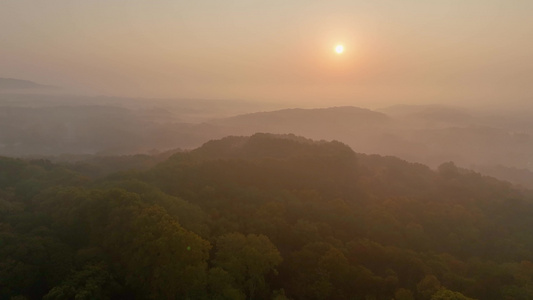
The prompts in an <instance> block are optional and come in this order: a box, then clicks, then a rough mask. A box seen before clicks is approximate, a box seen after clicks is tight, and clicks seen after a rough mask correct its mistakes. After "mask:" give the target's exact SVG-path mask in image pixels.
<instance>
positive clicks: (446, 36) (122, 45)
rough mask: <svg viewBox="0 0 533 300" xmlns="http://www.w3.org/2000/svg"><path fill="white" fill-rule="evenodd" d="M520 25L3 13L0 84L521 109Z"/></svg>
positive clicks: (72, 5)
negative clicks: (5, 80) (339, 48)
mask: <svg viewBox="0 0 533 300" xmlns="http://www.w3.org/2000/svg"><path fill="white" fill-rule="evenodd" d="M532 11H533V1H526V0H522V1H521V0H516V1H495V0H483V1H482V0H462V1H458V0H457V1H415V0H405V1H392V0H390V1H311V0H305V1H304V0H301V1H288V0H283V1H281V0H271V1H254V0H234V1H218V0H211V1H207V0H198V1H176V0H173V1H171V0H165V1H163V0H156V1H139V0H129V1H119V0H91V1H67V0H62V1H60V0H50V1H37V0H34V1H29V0H17V1H2V2H0V44H1V47H0V66H1V67H0V77H11V78H20V79H27V80H33V81H36V82H40V83H43V84H50V85H58V86H64V87H66V88H70V89H73V90H76V91H79V92H85V93H91V94H103V95H110V96H127V97H147V98H150V97H164V98H215V99H242V100H249V101H268V102H285V103H294V104H295V105H299V106H306V105H320V106H328V105H356V106H366V107H378V106H384V105H391V104H396V103H435V102H445V103H453V104H464V103H475V104H482V103H487V104H489V103H490V104H494V103H516V104H519V103H529V102H531V100H533V89H532V88H531V83H532V82H533V39H532V38H531V37H532V36H533V18H531V17H530V14H531V12H532ZM339 43H340V44H342V45H344V47H345V51H344V53H343V54H342V55H337V54H336V53H335V52H334V47H335V46H336V45H337V44H339Z"/></svg>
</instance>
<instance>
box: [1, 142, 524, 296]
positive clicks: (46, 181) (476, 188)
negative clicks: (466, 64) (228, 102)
mask: <svg viewBox="0 0 533 300" xmlns="http://www.w3.org/2000/svg"><path fill="white" fill-rule="evenodd" d="M107 161H108V160H107ZM108 162H109V161H108ZM128 163H131V161H129V162H128ZM133 165H135V164H133ZM122 169H123V168H121V167H120V166H119V164H117V170H122ZM80 172H81V173H80ZM83 172H84V169H83V168H79V167H78V166H75V165H72V166H69V165H61V166H60V165H56V164H52V163H50V162H48V161H44V160H37V161H24V160H16V159H10V158H0V298H1V299H10V298H12V297H13V298H15V299H41V298H44V299H74V298H76V299H278V300H279V299H384V300H385V299H387V300H389V299H397V300H401V299H417V300H418V299H421V300H424V299H434V300H436V299H470V298H474V299H489V300H490V299H533V232H532V231H531V230H530V229H531V228H533V218H532V217H531V216H532V215H533V197H532V194H531V192H530V191H528V190H522V189H517V188H515V187H513V186H511V185H510V184H508V183H505V182H501V181H497V180H495V179H492V178H489V177H483V176H481V175H479V174H477V173H473V172H471V171H467V170H464V169H459V168H457V167H455V165H454V164H453V163H445V164H443V165H441V166H440V167H439V169H438V170H437V171H433V170H431V169H429V168H428V167H426V166H424V165H420V164H411V163H408V162H406V161H403V160H400V159H397V158H394V157H381V156H377V155H361V154H356V153H354V152H353V151H352V150H351V149H350V148H349V147H347V146H346V145H344V144H342V143H339V142H324V141H312V140H308V139H305V138H301V137H296V136H293V135H281V136H279V135H269V134H255V135H253V136H251V137H227V138H224V139H221V140H216V141H210V142H208V143H206V144H204V145H203V146H202V147H200V148H198V149H196V150H193V151H190V152H180V153H176V154H174V155H173V156H171V157H170V158H169V159H167V160H166V161H163V162H161V163H159V164H158V165H156V166H154V167H152V168H149V169H147V170H138V171H134V170H132V171H121V172H117V173H114V174H112V175H109V176H107V177H97V178H95V177H93V175H94V174H95V173H94V172H89V173H83Z"/></svg>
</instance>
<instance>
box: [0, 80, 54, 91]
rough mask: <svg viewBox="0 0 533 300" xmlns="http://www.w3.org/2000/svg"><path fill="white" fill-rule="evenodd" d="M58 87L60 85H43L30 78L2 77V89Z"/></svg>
mask: <svg viewBox="0 0 533 300" xmlns="http://www.w3.org/2000/svg"><path fill="white" fill-rule="evenodd" d="M57 88H58V87H55V86H51V85H42V84H38V83H35V82H33V81H28V80H22V79H14V78H0V90H51V89H57Z"/></svg>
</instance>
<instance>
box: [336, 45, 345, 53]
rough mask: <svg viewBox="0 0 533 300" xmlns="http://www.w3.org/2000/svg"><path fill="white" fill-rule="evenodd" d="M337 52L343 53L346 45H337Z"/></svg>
mask: <svg viewBox="0 0 533 300" xmlns="http://www.w3.org/2000/svg"><path fill="white" fill-rule="evenodd" d="M335 52H337V54H341V53H342V52H344V46H343V45H337V47H335Z"/></svg>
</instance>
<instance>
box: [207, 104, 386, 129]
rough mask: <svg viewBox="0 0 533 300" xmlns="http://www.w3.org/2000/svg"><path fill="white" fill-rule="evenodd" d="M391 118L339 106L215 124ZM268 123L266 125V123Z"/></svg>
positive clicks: (255, 115) (240, 117)
mask: <svg viewBox="0 0 533 300" xmlns="http://www.w3.org/2000/svg"><path fill="white" fill-rule="evenodd" d="M389 120H390V118H389V116H387V115H386V114H384V113H381V112H376V111H372V110H369V109H365V108H359V107H355V106H339V107H328V108H312V109H303V108H291V109H282V110H276V111H269V112H256V113H251V114H244V115H238V116H234V117H230V118H226V119H220V120H215V121H213V123H216V124H224V125H244V124H246V125H263V126H264V125H265V124H269V123H274V124H276V125H277V126H279V125H284V126H285V125H295V123H297V124H313V123H314V124H316V123H326V124H339V123H348V124H353V123H357V124H360V123H361V122H364V123H368V122H370V123H381V122H387V121H389ZM265 122H266V123H265Z"/></svg>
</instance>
